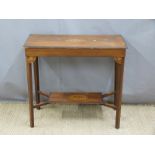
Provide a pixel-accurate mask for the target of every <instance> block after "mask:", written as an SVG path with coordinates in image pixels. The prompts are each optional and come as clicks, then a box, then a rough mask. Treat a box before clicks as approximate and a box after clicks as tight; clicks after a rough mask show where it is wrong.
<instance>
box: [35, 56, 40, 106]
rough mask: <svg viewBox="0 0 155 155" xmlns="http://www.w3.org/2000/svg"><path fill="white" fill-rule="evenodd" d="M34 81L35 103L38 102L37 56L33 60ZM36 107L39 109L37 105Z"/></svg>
mask: <svg viewBox="0 0 155 155" xmlns="http://www.w3.org/2000/svg"><path fill="white" fill-rule="evenodd" d="M33 67H34V82H35V97H36V104H39V103H40V94H39V91H40V86H39V67H38V58H36V60H35V62H34V65H33ZM37 109H40V107H37Z"/></svg>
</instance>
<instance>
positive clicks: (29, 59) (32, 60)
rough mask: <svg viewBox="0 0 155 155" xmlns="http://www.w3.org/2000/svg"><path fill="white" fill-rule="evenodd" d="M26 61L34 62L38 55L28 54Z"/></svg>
mask: <svg viewBox="0 0 155 155" xmlns="http://www.w3.org/2000/svg"><path fill="white" fill-rule="evenodd" d="M26 61H27V63H34V62H35V61H36V57H31V56H27V57H26Z"/></svg>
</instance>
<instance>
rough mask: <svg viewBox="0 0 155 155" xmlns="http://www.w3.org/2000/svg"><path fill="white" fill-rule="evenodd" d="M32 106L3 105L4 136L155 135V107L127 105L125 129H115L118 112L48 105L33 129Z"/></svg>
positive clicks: (1, 123) (0, 118)
mask: <svg viewBox="0 0 155 155" xmlns="http://www.w3.org/2000/svg"><path fill="white" fill-rule="evenodd" d="M28 114H29V112H28V104H25V103H19V102H16V103H15V102H12V103H11V102H8V103H6V102H5V103H4V102H1V103H0V134H1V135H2V134H9V135H16V134H18V135H19V134H20V135H21V134H24V135H25V134H30V135H32V134H35V135H36V134H39V135H44V134H47V135H48V134H52V135H53V134H54V135H55V134H58V135H66V134H69V135H73V134H74V135H77V134H78V135H79V134H84V135H85V134H86V135H98V134H104V135H107V134H108V135H113V134H114V135H115V134H117V135H118V134H119V135H120V134H121V135H122V134H138V135H141V134H143V135H144V134H149V135H154V134H155V106H153V105H123V106H122V116H121V128H120V129H115V128H114V121H115V111H114V110H112V109H109V108H107V107H104V106H91V105H89V106H88V105H58V104H57V105H48V106H44V107H43V108H42V109H41V110H35V127H34V128H30V127H29V117H28V116H29V115H28Z"/></svg>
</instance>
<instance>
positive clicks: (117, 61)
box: [114, 57, 124, 64]
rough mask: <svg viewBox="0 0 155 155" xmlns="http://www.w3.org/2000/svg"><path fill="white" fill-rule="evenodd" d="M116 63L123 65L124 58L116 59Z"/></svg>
mask: <svg viewBox="0 0 155 155" xmlns="http://www.w3.org/2000/svg"><path fill="white" fill-rule="evenodd" d="M114 61H115V62H116V63H118V64H123V63H124V58H123V57H114Z"/></svg>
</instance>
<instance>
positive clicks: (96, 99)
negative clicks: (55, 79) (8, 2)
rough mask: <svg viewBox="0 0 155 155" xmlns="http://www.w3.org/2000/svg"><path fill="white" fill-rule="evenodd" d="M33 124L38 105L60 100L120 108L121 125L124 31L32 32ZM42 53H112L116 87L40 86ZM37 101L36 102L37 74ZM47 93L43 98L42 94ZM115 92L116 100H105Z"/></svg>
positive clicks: (29, 43) (27, 51) (29, 52)
mask: <svg viewBox="0 0 155 155" xmlns="http://www.w3.org/2000/svg"><path fill="white" fill-rule="evenodd" d="M24 48H25V56H26V57H25V58H26V66H27V67H26V69H27V81H28V96H29V115H30V126H31V127H34V108H37V109H40V107H41V106H44V105H46V104H50V103H60V104H65V103H67V104H100V105H104V106H107V107H109V108H112V109H114V110H115V111H116V120H115V127H116V128H117V129H118V128H119V127H120V116H121V98H122V85H123V70H124V60H125V53H126V43H125V41H124V39H123V37H122V36H121V35H40V34H31V35H30V36H29V37H28V39H27V40H26V42H25V44H24ZM41 57H111V58H113V60H114V62H115V81H114V91H113V92H108V93H106V94H103V93H102V92H84V93H82V92H52V93H46V92H44V91H41V90H40V85H39V66H38V59H39V58H41ZM32 66H33V71H34V87H35V98H36V104H33V78H32ZM41 95H42V96H45V97H47V101H41V100H40V96H41ZM111 95H114V103H113V104H109V103H106V102H104V98H105V97H107V96H111Z"/></svg>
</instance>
